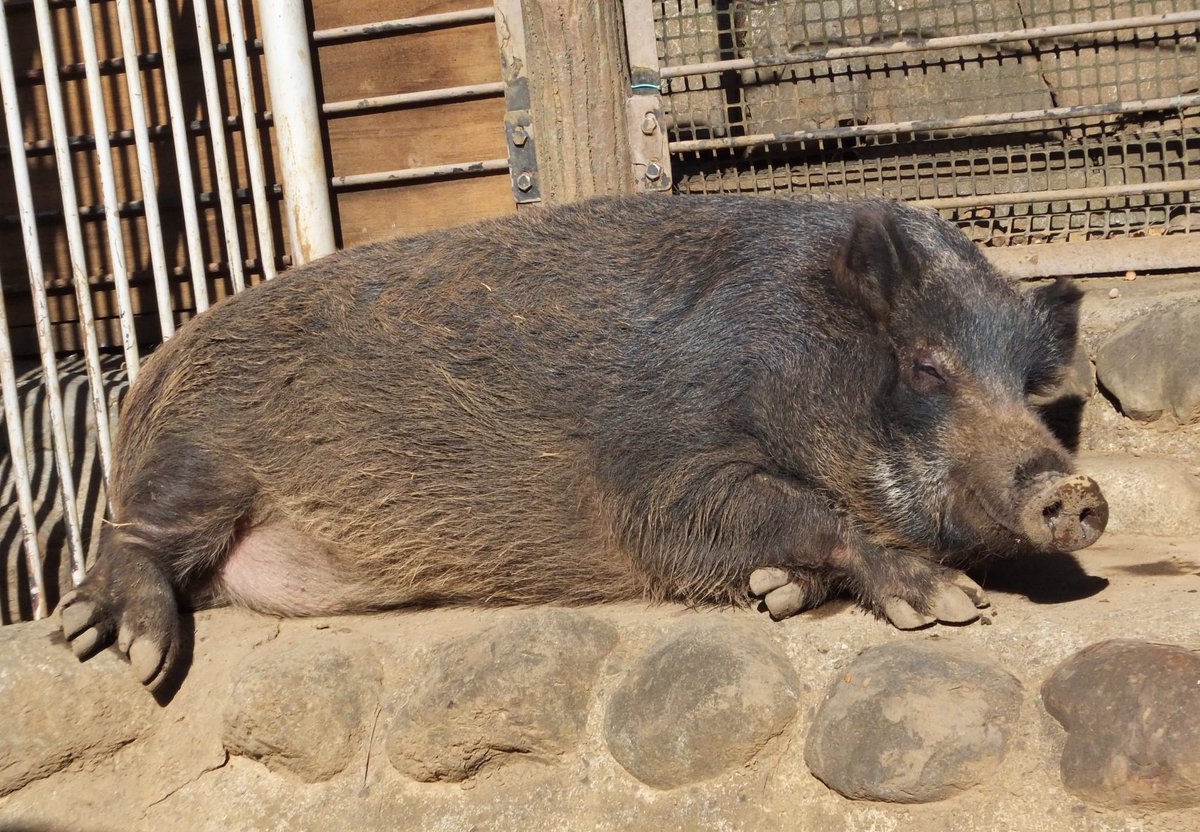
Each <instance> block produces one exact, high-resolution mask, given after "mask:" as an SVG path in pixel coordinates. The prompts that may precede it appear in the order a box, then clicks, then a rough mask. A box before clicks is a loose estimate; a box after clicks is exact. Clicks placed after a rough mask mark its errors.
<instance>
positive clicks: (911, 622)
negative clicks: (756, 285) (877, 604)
mask: <svg viewBox="0 0 1200 832" xmlns="http://www.w3.org/2000/svg"><path fill="white" fill-rule="evenodd" d="M883 614H884V615H885V616H887V620H888V621H890V622H891V623H892V626H893V627H895V628H896V629H899V630H919V629H921V628H922V627H928V626H929V625H930V624H932V623H933V622H934V621H936V620H937V619H935V618H934V617H933V616H932V615H925V614H924V613H920V612H917V611H916V610H915V609H913V607H912V605H911V604H909V603H908V602H907V601H905V600H904V599H903V598H899V597H896V596H893V597H891V598H889V599H887V601H885V602H884V604H883Z"/></svg>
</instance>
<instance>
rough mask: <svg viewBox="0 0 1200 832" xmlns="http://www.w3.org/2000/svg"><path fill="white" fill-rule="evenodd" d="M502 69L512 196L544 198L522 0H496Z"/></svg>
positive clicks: (520, 200) (529, 199)
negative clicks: (535, 133)
mask: <svg viewBox="0 0 1200 832" xmlns="http://www.w3.org/2000/svg"><path fill="white" fill-rule="evenodd" d="M495 5H496V34H497V36H498V38H499V40H500V71H501V74H502V76H503V78H504V135H505V139H506V140H507V143H508V171H509V175H510V177H511V179H512V192H513V199H515V200H516V201H517V203H518V204H524V203H529V202H541V200H542V190H541V185H540V184H539V182H538V170H537V155H536V153H535V149H534V148H535V142H534V129H533V119H532V118H531V117H530V113H529V76H528V74H527V73H526V69H525V66H526V64H525V22H524V17H523V16H522V12H521V0H495Z"/></svg>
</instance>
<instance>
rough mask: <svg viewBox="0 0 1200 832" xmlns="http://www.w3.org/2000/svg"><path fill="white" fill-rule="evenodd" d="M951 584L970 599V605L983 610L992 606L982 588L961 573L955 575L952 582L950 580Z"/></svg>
mask: <svg viewBox="0 0 1200 832" xmlns="http://www.w3.org/2000/svg"><path fill="white" fill-rule="evenodd" d="M951 583H952V584H954V585H955V586H956V587H958V588H959V589H961V590H962V591H963V592H965V593H966V595H967V597H968V598H970V599H971V603H972V604H974V605H975V606H976V607H977V608H979V609H983V608H984V607H990V606H991V605H992V602H991V601H989V600H988V597H987V593H985V592H984V591H983V587H981V586H980V585H979V584H977V583H975V582H974V581H972V580H971V579H970V578H968V577H967V576H966V575H964V574H963V573H961V572H959V573H958V574H957V575H955V576H954V580H952V581H951Z"/></svg>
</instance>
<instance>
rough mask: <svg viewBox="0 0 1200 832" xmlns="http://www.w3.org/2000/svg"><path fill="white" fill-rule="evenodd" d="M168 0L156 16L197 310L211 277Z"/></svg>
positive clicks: (204, 303)
mask: <svg viewBox="0 0 1200 832" xmlns="http://www.w3.org/2000/svg"><path fill="white" fill-rule="evenodd" d="M167 3H168V0H154V16H155V20H156V21H157V23H158V42H159V44H160V45H161V46H162V55H163V62H162V63H163V78H164V80H165V82H166V83H165V84H164V86H165V87H166V89H167V111H168V112H169V113H170V116H171V139H172V141H173V143H174V148H175V172H176V174H177V175H178V177H179V198H180V201H181V203H182V207H183V226H184V230H185V232H186V245H187V256H188V265H189V268H190V271H191V282H192V297H193V298H194V299H195V304H196V311H197V312H203V311H204V310H205V309H207V308H208V278H207V276H206V274H205V271H206V268H205V267H206V265H207V264H206V263H205V262H204V250H203V248H202V246H201V245H200V240H201V235H200V216H199V212H198V211H197V210H196V183H195V180H194V179H193V178H192V158H191V152H190V149H189V147H188V137H187V121H186V120H185V119H184V115H183V95H182V87H181V85H180V83H179V62H178V60H177V59H176V54H175V30H174V25H173V24H172V23H171V10H170V8H168V5H167Z"/></svg>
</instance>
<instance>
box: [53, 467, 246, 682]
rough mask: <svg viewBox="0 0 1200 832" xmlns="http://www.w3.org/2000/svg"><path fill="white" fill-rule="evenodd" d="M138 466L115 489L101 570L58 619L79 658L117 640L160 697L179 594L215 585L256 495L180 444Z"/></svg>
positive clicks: (170, 662)
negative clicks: (235, 533) (112, 512)
mask: <svg viewBox="0 0 1200 832" xmlns="http://www.w3.org/2000/svg"><path fill="white" fill-rule="evenodd" d="M133 462H134V464H133V465H130V466H128V468H130V469H133V470H132V471H131V470H128V469H127V470H125V471H124V472H122V475H121V477H120V479H119V480H118V481H117V482H115V483H114V494H115V496H114V501H113V502H114V513H115V517H116V520H114V521H113V522H112V523H105V525H104V528H103V530H102V531H101V534H100V547H99V552H98V554H97V557H96V561H95V564H94V565H93V566H92V568H91V569H90V570H89V571H88V574H87V577H86V578H85V579H84V581H83V583H81V584H80V585H79V586H78V587H77V588H76V589H75V590H74V591H73V592H70V593H68V594H67V595H66V596H64V597H63V599H62V603H61V605H60V610H61V616H62V628H63V635H64V636H65V637H66V638H67V640H68V641H69V642H70V644H71V649H72V650H73V651H74V653H75V655H76V656H78V657H79V658H80V659H87V658H89V657H90V656H92V655H94V654H95V653H96V652H98V651H99V650H101V649H103V648H104V647H106V646H107V645H108V644H110V643H111V642H112V641H113V640H114V639H115V640H116V642H117V648H118V649H119V650H120V652H121V653H122V654H124V655H125V656H126V657H127V658H128V659H129V663H130V665H131V666H132V668H133V671H134V674H135V675H136V676H137V677H138V678H139V679H140V680H141V681H142V682H143V683H144V684H145V685H146V686H147V687H149V688H151V689H153V688H155V687H157V686H158V685H159V684H161V683H162V681H163V680H164V679H165V678H166V677H167V676H168V675H169V673H170V671H171V669H172V667H173V666H174V664H175V662H176V661H177V660H178V658H179V652H180V649H179V644H180V625H179V608H178V601H177V593H184V594H186V593H187V592H188V591H190V590H193V589H196V588H198V587H203V586H205V585H206V584H207V583H208V582H209V581H211V579H212V576H213V575H214V574H215V572H216V570H217V569H218V567H219V566H220V563H221V561H222V559H223V558H224V557H225V555H226V554H227V551H228V549H229V546H230V542H231V541H232V539H233V537H234V531H235V527H236V525H237V523H238V521H239V520H241V519H242V518H243V517H245V516H246V514H247V513H248V511H249V509H250V506H251V504H252V499H253V495H254V493H255V488H254V486H253V484H252V483H251V482H249V481H248V480H247V478H245V477H244V476H242V477H239V476H238V475H237V474H236V473H235V472H232V471H228V470H224V471H222V470H221V466H220V465H219V464H217V463H214V462H213V460H212V457H211V456H210V455H207V454H204V453H203V452H201V451H200V450H199V449H189V448H185V447H182V446H181V445H179V444H174V445H172V447H171V449H170V451H169V452H166V453H164V455H163V457H161V458H159V459H158V460H157V461H156V459H155V456H154V455H153V454H151V453H144V454H142V455H140V456H138V457H135V459H134V461H133ZM137 463H142V465H141V466H138V465H137Z"/></svg>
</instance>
